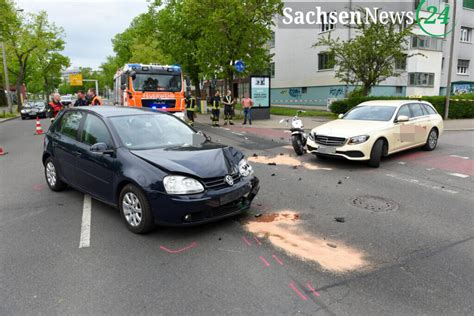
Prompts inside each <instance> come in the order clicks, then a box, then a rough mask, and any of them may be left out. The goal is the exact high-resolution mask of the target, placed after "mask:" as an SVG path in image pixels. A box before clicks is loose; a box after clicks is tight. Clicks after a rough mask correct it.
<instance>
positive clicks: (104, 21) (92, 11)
mask: <svg viewBox="0 0 474 316" xmlns="http://www.w3.org/2000/svg"><path fill="white" fill-rule="evenodd" d="M16 2H17V5H18V7H19V8H21V9H24V10H25V12H38V11H41V10H44V11H46V12H47V13H48V17H49V19H50V21H52V22H54V23H55V24H56V25H58V26H62V27H63V28H64V31H65V33H66V38H65V40H66V48H65V50H64V54H65V55H66V56H68V57H69V58H70V59H71V64H72V66H73V67H92V68H97V67H98V66H99V65H100V64H101V63H102V62H103V61H105V57H106V56H107V55H112V53H113V50H112V43H111V39H112V37H113V36H114V35H115V34H117V33H120V32H122V31H123V30H125V28H127V27H128V25H129V24H130V22H131V21H132V19H133V18H134V17H135V16H137V15H138V14H140V13H143V12H146V11H147V6H148V3H147V2H146V0H80V1H79V0H16Z"/></svg>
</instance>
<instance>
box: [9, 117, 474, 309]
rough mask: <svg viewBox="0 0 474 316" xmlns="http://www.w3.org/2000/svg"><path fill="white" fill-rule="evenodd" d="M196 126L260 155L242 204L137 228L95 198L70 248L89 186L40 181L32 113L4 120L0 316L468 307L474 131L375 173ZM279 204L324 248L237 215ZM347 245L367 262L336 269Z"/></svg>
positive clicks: (283, 143)
mask: <svg viewBox="0 0 474 316" xmlns="http://www.w3.org/2000/svg"><path fill="white" fill-rule="evenodd" d="M42 123H43V127H47V126H48V123H47V120H42ZM197 128H198V129H201V130H203V131H204V132H206V133H207V134H208V135H210V136H211V137H212V138H213V140H216V141H220V142H223V143H227V144H230V145H233V146H236V147H238V148H240V149H242V150H243V151H244V152H245V153H246V154H247V155H248V156H249V157H250V158H252V159H253V160H256V161H259V162H254V163H253V166H254V169H255V173H256V175H257V176H258V177H259V178H260V180H261V191H260V193H259V195H258V197H257V199H256V200H255V202H254V204H253V207H252V210H251V211H250V212H249V214H248V215H247V216H243V217H238V218H231V219H228V220H224V221H221V222H218V223H213V224H209V225H204V226H200V227H195V228H167V227H157V228H156V230H155V231H154V232H153V233H151V234H148V235H144V236H140V235H134V234H132V233H130V232H129V231H128V230H127V229H126V227H125V226H124V225H123V224H122V222H121V219H120V216H119V214H118V212H117V211H116V210H115V209H113V208H111V207H109V206H106V205H104V204H102V203H100V202H98V201H94V200H93V201H92V207H91V214H92V215H91V230H90V246H89V247H86V248H79V240H80V235H81V223H82V214H83V207H84V196H83V194H81V193H80V192H77V191H74V190H72V189H69V190H66V191H64V192H61V193H55V192H51V191H50V190H49V189H48V188H47V186H46V183H45V180H44V176H43V168H42V164H41V153H42V142H43V137H42V136H35V135H33V133H34V121H33V120H29V121H21V120H13V121H9V122H5V123H1V124H0V146H2V147H3V149H4V150H6V151H8V152H9V153H8V154H7V155H5V156H0V187H1V190H0V201H1V203H0V206H1V207H0V315H10V314H21V315H23V314H139V313H140V314H179V315H185V314H193V315H211V314H245V315H257V314H258V315H294V314H302V315H381V314H387V315H418V314H428V315H446V314H449V315H469V314H471V315H472V314H474V303H473V302H474V301H473V300H472V298H473V297H474V265H473V262H474V240H473V238H474V232H473V230H474V229H473V227H474V226H473V224H474V215H473V211H474V209H473V205H474V198H473V194H472V193H473V187H474V186H473V178H474V170H473V165H474V133H473V132H449V133H446V134H445V136H444V137H443V138H442V139H441V140H440V143H439V147H438V149H437V150H436V151H434V152H429V153H428V152H423V151H421V150H412V151H409V152H407V153H403V154H398V155H395V156H394V157H391V158H388V159H386V160H385V161H384V162H383V164H382V166H381V168H379V169H370V168H367V167H366V166H364V165H362V164H358V163H349V162H346V161H343V160H341V161H331V160H318V159H317V158H315V157H311V156H310V155H305V156H303V157H301V158H297V157H295V156H294V155H292V151H291V149H290V148H288V147H287V146H288V141H287V140H286V139H283V140H282V139H280V138H277V139H273V140H272V139H271V137H270V138H265V137H256V136H252V135H250V134H246V133H243V132H241V131H239V132H235V131H233V130H226V129H222V128H220V129H216V128H211V127H209V126H198V127H197ZM254 154H256V156H257V157H253V156H254ZM281 154H283V155H281ZM260 159H261V160H260ZM270 161H271V162H275V163H276V165H268V164H267V163H268V162H270ZM295 161H296V162H297V163H298V164H299V165H298V167H296V169H295V168H294V165H295ZM367 196H370V197H371V198H367ZM361 201H362V202H361ZM359 202H360V203H359ZM366 203H367V204H366ZM364 205H365V208H364V207H363V206H364ZM361 206H362V207H361ZM385 206H386V207H385ZM278 212H283V213H285V212H286V213H288V214H295V213H296V214H298V216H299V217H298V219H297V220H295V221H294V225H297V226H296V228H295V227H293V228H291V229H290V230H289V231H290V232H291V233H292V234H293V237H294V238H296V239H295V240H292V241H291V243H292V245H291V246H290V248H291V247H293V248H292V249H298V246H299V243H301V245H303V244H304V243H305V240H303V239H304V238H306V237H307V238H316V239H315V240H323V241H327V242H328V243H329V244H331V246H330V248H332V249H333V250H331V251H333V252H332V253H331V254H330V255H329V256H326V257H324V258H323V257H322V255H321V257H318V253H313V254H312V255H314V256H315V260H316V261H312V260H303V259H301V258H300V257H299V256H297V255H293V254H292V253H291V251H286V250H285V249H283V248H281V247H277V246H275V243H274V240H272V239H271V238H270V237H269V236H270V235H265V234H264V235H258V234H256V233H252V232H250V231H248V230H246V229H245V228H246V227H244V225H243V223H245V221H246V220H256V218H255V217H254V215H255V214H260V213H263V214H264V216H266V215H268V214H273V213H278ZM335 217H344V220H345V221H344V222H342V223H341V222H337V221H335V220H334V218H335ZM260 224H261V225H262V227H263V229H266V227H267V226H265V225H273V224H274V223H271V222H268V223H266V222H261V223H260ZM288 225H290V224H288ZM288 225H287V226H288ZM291 225H293V223H292V224H291ZM287 226H285V225H282V226H281V227H280V228H282V227H283V228H285V227H287ZM268 227H270V226H268ZM272 227H273V226H272ZM283 228H282V229H283ZM308 236H310V237H308ZM267 237H268V238H267ZM281 238H283V237H281ZM298 238H301V240H299V239H298ZM323 243H324V242H323ZM321 245H323V247H326V245H325V244H321ZM328 247H329V246H328ZM334 247H336V248H334ZM328 249H329V248H328ZM344 249H350V250H351V251H352V252H349V254H358V255H361V256H362V258H363V261H364V265H363V266H362V267H357V268H354V269H349V270H348V271H344V272H340V271H335V267H336V266H339V265H345V264H349V266H350V264H351V263H352V259H353V257H351V256H350V255H349V256H348V255H347V254H346V255H344V253H341V251H343V250H344ZM323 250H327V249H323ZM318 262H319V263H318Z"/></svg>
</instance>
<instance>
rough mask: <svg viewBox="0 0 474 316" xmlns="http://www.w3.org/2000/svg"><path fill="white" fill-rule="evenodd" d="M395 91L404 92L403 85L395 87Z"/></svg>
mask: <svg viewBox="0 0 474 316" xmlns="http://www.w3.org/2000/svg"><path fill="white" fill-rule="evenodd" d="M395 93H396V94H402V93H403V87H402V86H396V87H395Z"/></svg>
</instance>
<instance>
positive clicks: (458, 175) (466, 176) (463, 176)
mask: <svg viewBox="0 0 474 316" xmlns="http://www.w3.org/2000/svg"><path fill="white" fill-rule="evenodd" d="M448 174H449V175H450V176H454V177H458V178H469V176H468V175H467V174H462V173H448Z"/></svg>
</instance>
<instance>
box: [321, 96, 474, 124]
mask: <svg viewBox="0 0 474 316" xmlns="http://www.w3.org/2000/svg"><path fill="white" fill-rule="evenodd" d="M370 100H410V98H407V97H357V98H349V99H343V100H337V101H334V102H333V103H332V104H331V105H330V107H329V109H330V110H331V112H333V113H336V114H340V113H346V112H347V111H349V110H350V109H352V108H353V107H355V106H356V105H358V104H360V103H362V102H365V101H370ZM412 100H415V99H412ZM417 100H419V99H417ZM421 100H423V101H428V102H430V103H431V104H433V106H434V107H435V108H436V110H437V111H438V113H439V114H441V115H443V114H444V106H445V97H444V96H433V97H421ZM449 118H450V119H461V118H474V98H472V99H471V100H468V99H466V98H465V97H464V98H459V99H458V98H457V96H452V97H451V102H450V105H449Z"/></svg>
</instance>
